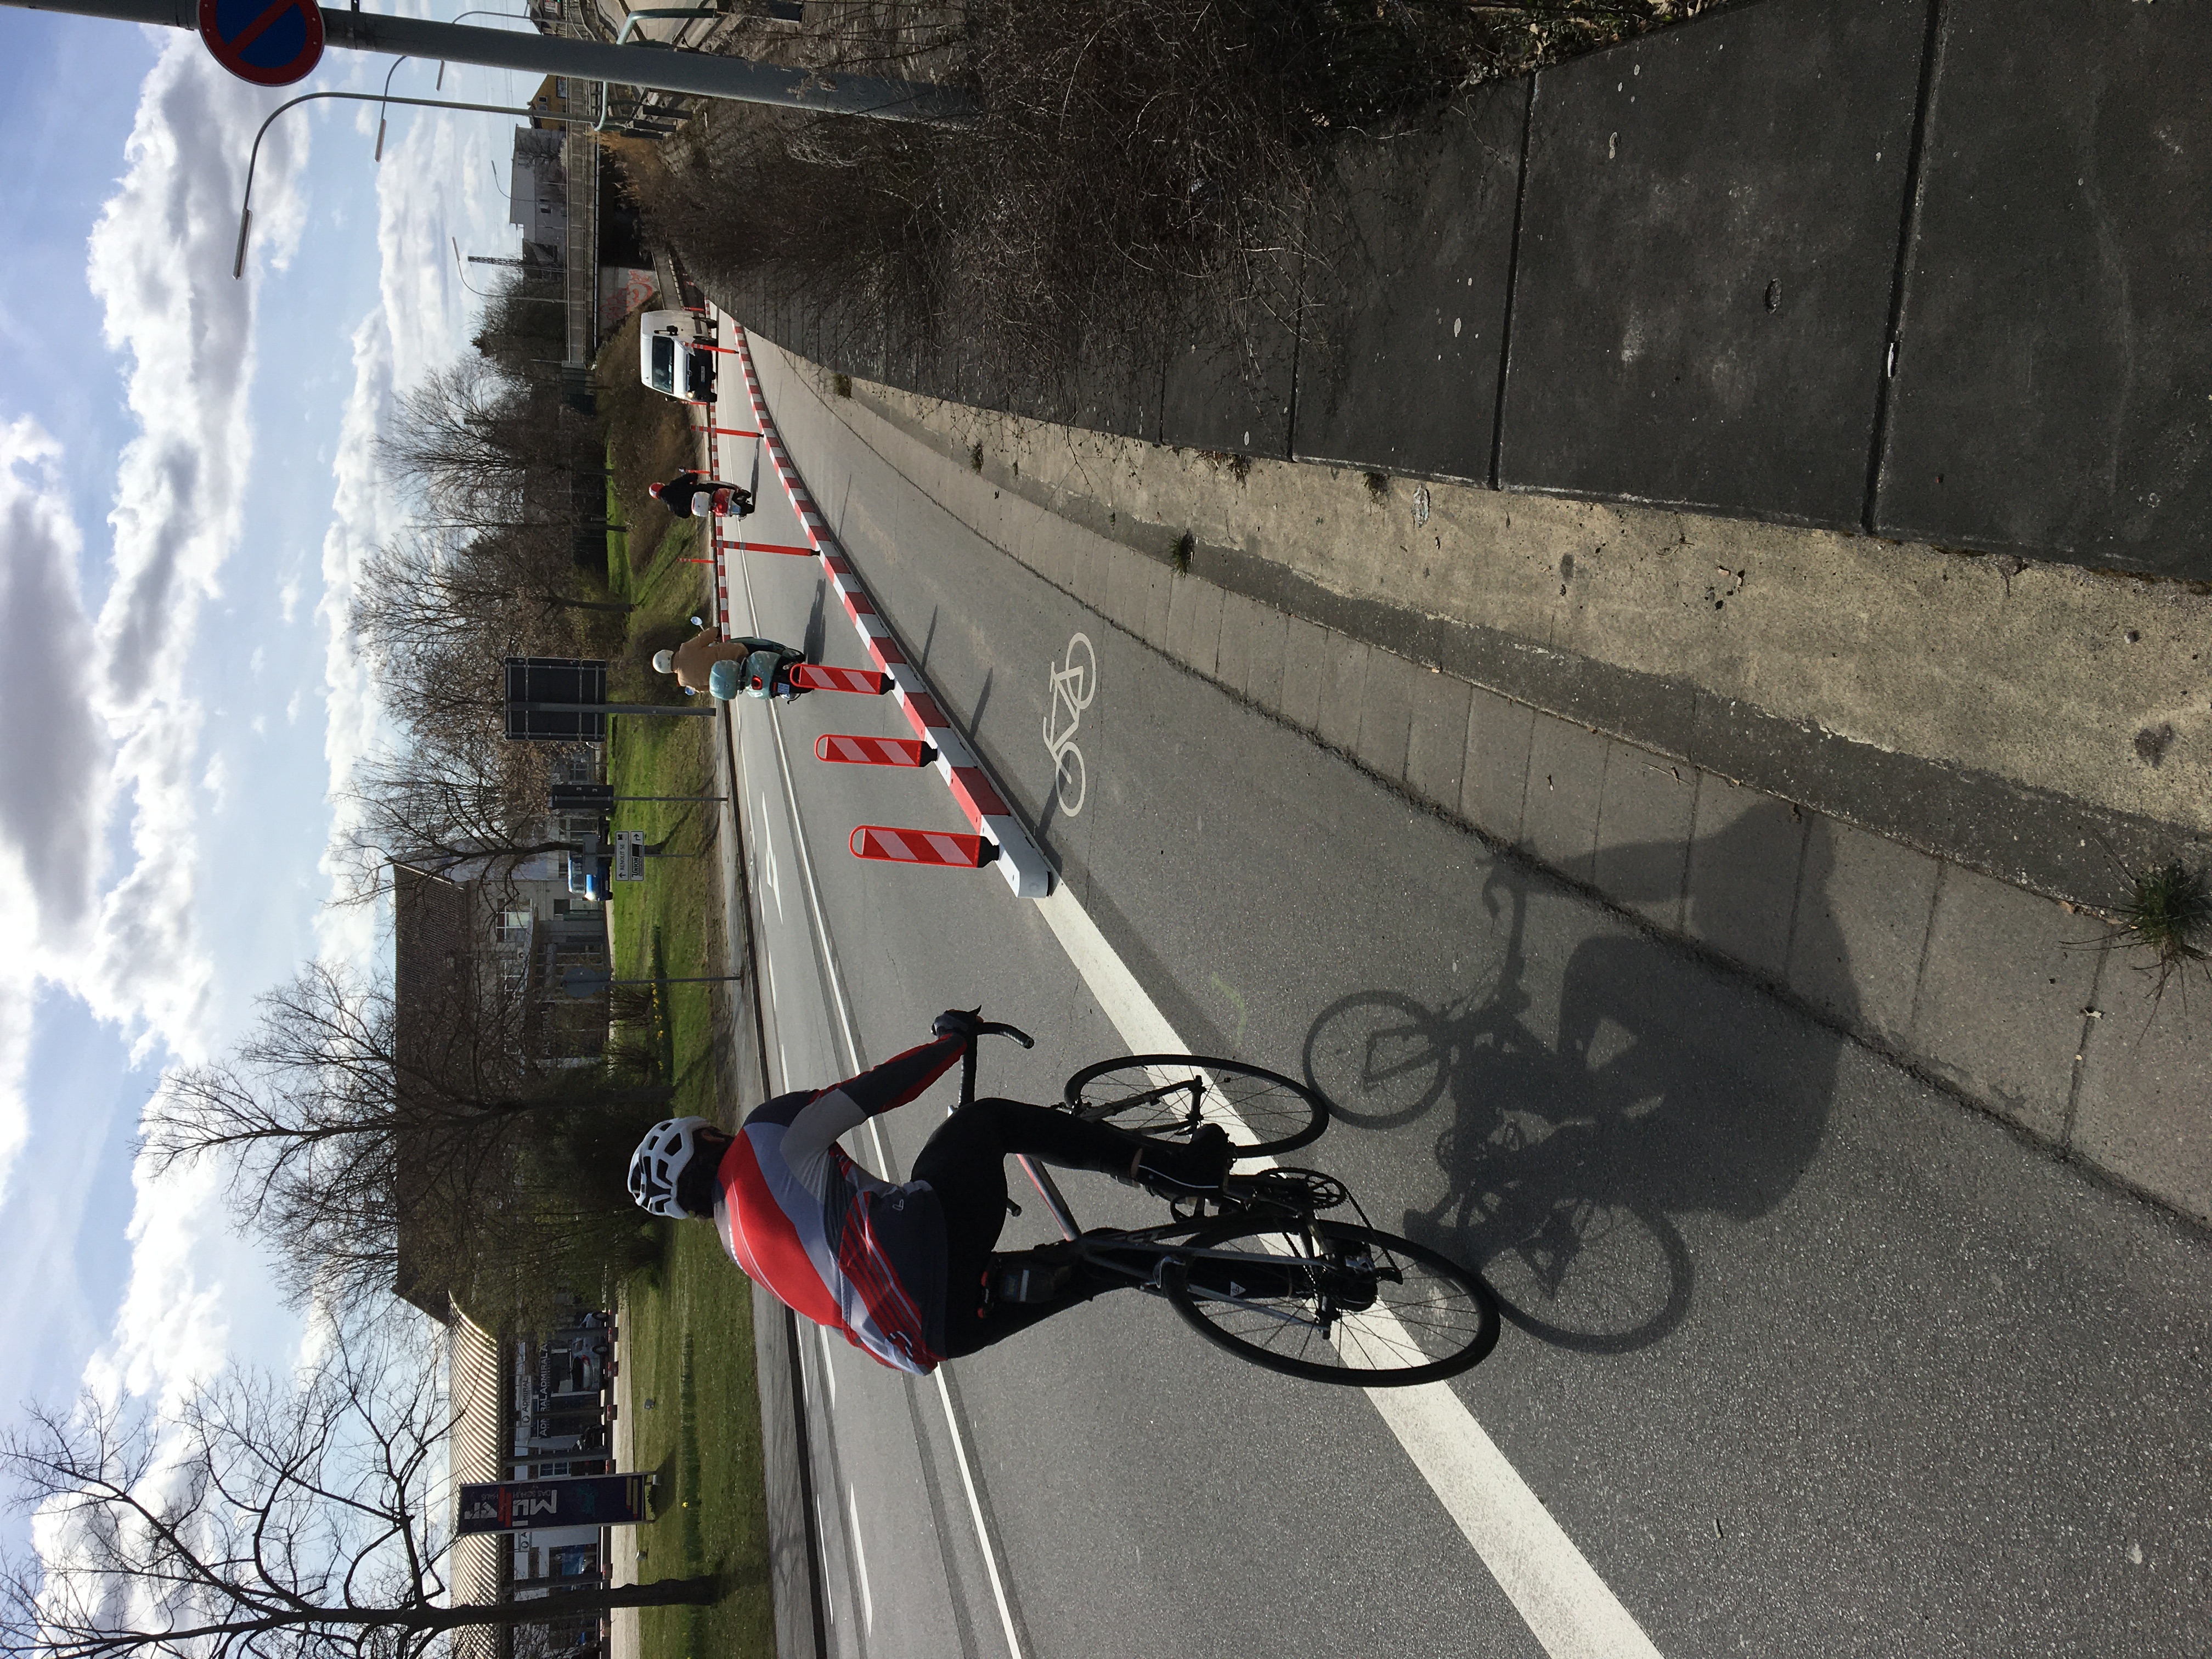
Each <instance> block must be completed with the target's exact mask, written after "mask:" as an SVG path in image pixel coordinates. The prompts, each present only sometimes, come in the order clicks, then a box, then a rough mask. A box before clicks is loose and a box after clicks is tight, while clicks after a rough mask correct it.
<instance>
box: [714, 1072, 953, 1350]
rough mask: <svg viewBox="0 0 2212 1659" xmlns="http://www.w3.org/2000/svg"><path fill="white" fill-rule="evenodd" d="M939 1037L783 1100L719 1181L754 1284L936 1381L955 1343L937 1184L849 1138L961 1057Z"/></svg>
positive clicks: (729, 1236) (718, 1222) (719, 1221)
mask: <svg viewBox="0 0 2212 1659" xmlns="http://www.w3.org/2000/svg"><path fill="white" fill-rule="evenodd" d="M962 1042H963V1039H962V1038H959V1037H957V1036H948V1037H940V1038H939V1039H938V1040H937V1041H935V1042H926V1043H924V1044H922V1045H921V1047H920V1048H909V1049H908V1050H907V1051H906V1052H905V1053H904V1054H898V1055H896V1056H894V1057H893V1058H891V1059H890V1060H885V1061H884V1063H883V1064H882V1065H880V1066H875V1067H873V1068H872V1069H871V1070H869V1071H866V1072H863V1073H860V1076H858V1077H856V1078H851V1079H847V1080H846V1081H845V1082H843V1083H840V1084H838V1085H836V1086H834V1087H832V1088H828V1089H817V1090H810V1091H800V1092H799V1093H796V1094H788V1095H779V1096H777V1097H776V1098H775V1099H774V1100H771V1101H769V1103H767V1104H766V1105H764V1106H761V1107H759V1108H757V1109H755V1110H754V1111H753V1112H752V1113H751V1114H750V1115H749V1116H747V1117H746V1119H745V1121H744V1128H743V1129H741V1130H740V1131H739V1132H738V1138H737V1139H736V1140H735V1141H733V1142H732V1144H731V1146H730V1150H729V1151H728V1152H726V1153H725V1154H724V1155H723V1158H722V1162H721V1165H720V1168H719V1169H718V1170H716V1171H715V1176H716V1180H717V1182H718V1184H719V1185H720V1189H721V1190H720V1194H719V1195H718V1196H717V1197H716V1199H715V1200H714V1225H715V1226H716V1227H717V1228H718V1229H720V1232H721V1235H722V1247H723V1248H724V1249H726V1250H728V1251H729V1253H730V1257H731V1259H732V1261H735V1262H736V1263H737V1264H738V1266H739V1267H742V1268H744V1270H745V1272H746V1273H747V1274H748V1275H750V1277H751V1278H752V1279H753V1280H754V1282H755V1283H757V1284H761V1285H766V1286H768V1288H769V1290H770V1291H774V1292H775V1295H776V1296H777V1297H779V1298H781V1300H782V1301H783V1302H784V1303H785V1304H787V1306H789V1307H792V1308H793V1309H796V1310H798V1311H799V1312H800V1313H802V1314H804V1315H805V1316H806V1317H807V1318H809V1319H811V1320H812V1321H814V1322H815V1323H816V1324H817V1325H827V1326H829V1328H830V1329H832V1330H836V1331H842V1332H843V1333H844V1334H845V1337H846V1340H848V1341H850V1342H852V1343H853V1344H854V1346H858V1347H861V1348H865V1349H866V1351H867V1352H869V1353H870V1354H872V1355H873V1356H874V1357H875V1358H877V1359H878V1360H881V1361H882V1362H883V1363H884V1364H886V1365H890V1366H894V1367H896V1369H897V1370H902V1371H912V1372H914V1373H915V1374H916V1375H918V1376H926V1375H927V1374H928V1373H929V1372H930V1371H932V1370H935V1369H936V1367H937V1364H938V1361H939V1358H941V1357H942V1355H943V1352H944V1340H945V1219H944V1214H943V1212H942V1211H941V1210H940V1209H939V1206H938V1201H937V1194H936V1193H935V1192H933V1190H932V1189H931V1188H930V1187H929V1185H928V1183H927V1182H907V1183H906V1184H905V1185H903V1186H897V1187H895V1186H893V1185H891V1184H890V1182H886V1181H879V1180H878V1179H877V1178H876V1177H875V1176H872V1175H871V1174H869V1173H868V1171H867V1170H864V1169H862V1168H860V1165H859V1164H855V1163H854V1162H853V1160H852V1159H851V1158H849V1157H848V1156H847V1155H846V1153H845V1152H844V1150H843V1149H842V1147H840V1146H838V1145H837V1138H838V1137H839V1136H840V1135H842V1134H844V1133H847V1132H848V1130H851V1129H854V1128H856V1127H859V1126H860V1124H861V1123H863V1122H864V1121H866V1120H867V1119H869V1118H872V1117H873V1116H875V1115H877V1114H878V1113H879V1112H888V1111H890V1110H891V1109H893V1108H894V1107H897V1106H903V1105H905V1104H906V1103H907V1102H908V1101H910V1100H912V1099H913V1098H915V1096H917V1095H919V1094H920V1093H921V1091H923V1090H924V1089H927V1087H928V1086H929V1085H931V1084H932V1083H934V1082H935V1081H936V1080H937V1079H939V1077H942V1076H943V1075H944V1074H945V1068H946V1067H948V1066H951V1064H952V1062H953V1061H954V1060H957V1059H959V1058H960V1050H961V1045H962Z"/></svg>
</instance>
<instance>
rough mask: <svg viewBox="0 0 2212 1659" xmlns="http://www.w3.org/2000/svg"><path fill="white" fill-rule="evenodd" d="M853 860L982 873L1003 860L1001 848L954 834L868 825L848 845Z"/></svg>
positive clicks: (860, 829) (986, 841)
mask: <svg viewBox="0 0 2212 1659" xmlns="http://www.w3.org/2000/svg"><path fill="white" fill-rule="evenodd" d="M845 844H846V845H847V846H848V847H850V848H852V849H853V856H854V858H860V859H874V860H878V862H881V863H884V864H927V865H934V866H937V867H938V868H939V869H944V870H980V869H981V868H982V867H983V866H985V865H987V864H988V863H990V862H991V861H992V860H994V859H995V858H997V857H998V856H999V844H998V842H994V841H988V840H986V839H985V838H984V837H983V836H960V835H955V834H954V833H953V832H952V831H951V830H950V829H891V828H890V827H889V826H888V825H885V824H881V823H864V824H862V825H861V826H860V828H859V829H855V830H854V831H853V833H852V835H851V836H850V837H849V838H848V840H847V842H846V843H845Z"/></svg>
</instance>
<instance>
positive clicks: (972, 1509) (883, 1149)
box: [738, 563, 1104, 1659]
mask: <svg viewBox="0 0 2212 1659" xmlns="http://www.w3.org/2000/svg"><path fill="white" fill-rule="evenodd" d="M738 568H739V569H740V570H744V592H745V609H746V611H748V612H750V614H751V617H752V618H753V626H754V627H756V628H757V627H758V626H759V625H760V622H759V617H760V612H759V608H758V607H757V605H755V604H754V602H753V589H752V573H751V572H750V570H747V569H746V568H745V567H744V565H743V564H742V563H740V564H739V566H738ZM777 713H778V711H776V710H775V709H774V708H770V710H769V714H770V716H771V720H772V722H773V725H772V729H773V733H774V738H775V742H774V744H773V746H774V748H775V758H776V764H777V765H778V766H779V767H780V768H781V769H782V773H783V791H784V799H785V802H786V803H787V805H788V806H789V808H790V811H791V838H792V841H793V842H794V843H795V844H796V845H797V847H798V848H799V874H800V876H801V877H802V878H803V879H804V880H805V885H806V892H807V896H808V899H809V900H810V902H811V908H810V915H809V920H810V921H811V924H812V927H813V931H814V935H815V941H816V948H817V950H819V951H820V952H821V953H822V961H823V965H824V967H826V968H827V969H828V970H829V988H830V991H831V994H832V995H831V1000H832V1001H833V1002H834V1003H835V1004H836V1010H837V1023H838V1024H839V1025H840V1026H841V1027H842V1029H843V1033H844V1037H845V1055H846V1060H847V1062H848V1064H849V1065H850V1066H851V1068H852V1070H853V1071H854V1072H858V1071H859V1070H860V1041H859V1039H858V1037H857V1036H855V1035H854V1029H853V1011H852V1006H851V999H850V998H849V997H848V995H847V994H846V991H845V981H844V979H843V977H842V975H840V974H839V973H838V972H837V963H836V955H835V953H834V952H833V951H831V950H830V948H829V919H828V916H827V915H826V913H825V912H824V911H823V908H822V896H821V890H820V889H819V888H817V886H816V885H815V882H814V865H813V860H811V858H810V857H809V856H808V855H807V851H806V831H805V826H804V825H803V824H802V823H801V822H800V818H799V793H798V792H797V791H796V790H795V789H793V787H792V782H791V763H790V761H789V759H788V758H787V757H786V756H785V754H784V747H783V723H782V721H781V719H779V718H775V716H776V714H777ZM1085 920H1086V921H1088V920H1089V919H1088V918H1087V917H1086V918H1085ZM1100 942H1101V943H1102V944H1103V942H1104V941H1103V939H1102V940H1101V941H1100ZM769 994H770V996H771V997H773V996H774V994H775V986H774V984H773V983H771V984H770V986H769ZM785 1086H786V1087H789V1086H790V1079H789V1078H788V1076H787V1077H786V1079H785ZM868 1134H869V1137H870V1138H871V1139H872V1140H873V1141H874V1142H875V1147H876V1167H877V1168H878V1170H881V1171H882V1172H883V1175H884V1179H885V1180H895V1179H896V1168H895V1166H894V1165H893V1164H892V1162H891V1156H890V1148H889V1147H888V1146H885V1145H884V1132H883V1127H882V1126H881V1125H880V1124H878V1122H877V1121H876V1120H875V1119H874V1118H870V1119H869V1120H868ZM823 1340H824V1344H825V1346H826V1344H827V1340H828V1339H827V1337H826V1336H825V1337H824V1339H823ZM936 1377H937V1398H938V1401H939V1403H940V1404H941V1405H942V1406H943V1407H944V1408H945V1429H946V1431H947V1432H949V1433H950V1434H951V1437H952V1455H953V1457H954V1460H955V1461H956V1462H957V1463H958V1464H959V1466H960V1485H961V1486H962V1488H963V1490H964V1491H965V1492H967V1494H968V1514H969V1519H970V1520H972V1521H973V1522H975V1543H976V1547H977V1548H978V1549H979V1550H981V1553H982V1556H983V1571H984V1572H985V1574H986V1575H987V1577H989V1578H990V1581H991V1596H992V1599H993V1600H994V1601H996V1602H997V1603H998V1607H999V1628H1000V1630H1001V1631H1003V1632H1005V1633H1006V1651H1007V1653H1008V1654H1010V1655H1011V1656H1012V1659H1022V1642H1021V1638H1020V1636H1019V1635H1018V1633H1017V1632H1016V1631H1015V1629H1014V1610H1013V1606H1012V1602H1011V1601H1008V1600H1007V1597H1006V1580H1005V1579H1004V1578H1002V1577H1000V1573H999V1554H998V1551H997V1549H996V1548H995V1547H994V1546H993V1544H992V1542H991V1531H990V1528H988V1527H987V1526H986V1525H985V1524H984V1522H983V1500H982V1498H981V1496H980V1495H979V1494H978V1493H977V1492H976V1490H975V1471H974V1470H973V1469H972V1468H970V1467H969V1462H968V1442H967V1438H966V1437H965V1436H963V1434H962V1433H961V1432H960V1419H959V1417H958V1416H957V1414H956V1413H954V1411H953V1409H952V1391H951V1389H949V1388H947V1387H946V1386H945V1372H944V1370H943V1369H942V1368H939V1370H938V1371H937V1373H936Z"/></svg>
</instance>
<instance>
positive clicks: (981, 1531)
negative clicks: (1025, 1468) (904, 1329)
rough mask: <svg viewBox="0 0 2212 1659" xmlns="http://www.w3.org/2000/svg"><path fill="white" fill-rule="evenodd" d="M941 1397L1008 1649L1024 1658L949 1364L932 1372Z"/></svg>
mask: <svg viewBox="0 0 2212 1659" xmlns="http://www.w3.org/2000/svg"><path fill="white" fill-rule="evenodd" d="M932 1375H933V1376H934V1377H935V1378H936V1380H937V1397H938V1399H939V1401H941V1402H942V1403H943V1405H944V1407H945V1427H946V1428H947V1429H949V1430H951V1432H952V1455H953V1457H954V1459H955V1460H956V1461H957V1462H958V1463H959V1465H960V1484H961V1485H962V1486H963V1487H965V1488H966V1489H967V1492H968V1514H969V1518H970V1519H972V1520H973V1521H974V1522H975V1541H976V1542H977V1543H978V1544H980V1545H981V1546H982V1548H983V1571H985V1572H987V1573H988V1574H989V1575H990V1577H991V1595H992V1597H993V1599H994V1600H995V1601H997V1602H998V1604H999V1628H1000V1630H1002V1631H1004V1632H1006V1651H1007V1652H1008V1653H1010V1654H1012V1655H1013V1656H1014V1659H1022V1638H1020V1637H1018V1636H1017V1635H1016V1634H1015V1633H1014V1610H1013V1607H1012V1606H1011V1605H1010V1604H1009V1603H1008V1602H1007V1601H1006V1583H1005V1582H1004V1581H1003V1580H1002V1579H1000V1577H999V1553H998V1551H996V1550H995V1549H994V1548H992V1547H991V1532H990V1528H987V1527H986V1526H985V1525H984V1524H983V1500H982V1499H981V1498H980V1497H978V1496H977V1495H976V1492H975V1471H974V1470H972V1469H970V1468H969V1467H968V1441H967V1437H965V1436H963V1434H962V1433H961V1432H960V1419H959V1418H958V1417H957V1416H956V1415H955V1414H954V1413H953V1410H952V1390H951V1389H949V1388H947V1387H946V1386H945V1367H944V1366H942V1365H939V1367H938V1368H937V1370H935V1371H934V1372H933V1373H932Z"/></svg>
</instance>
